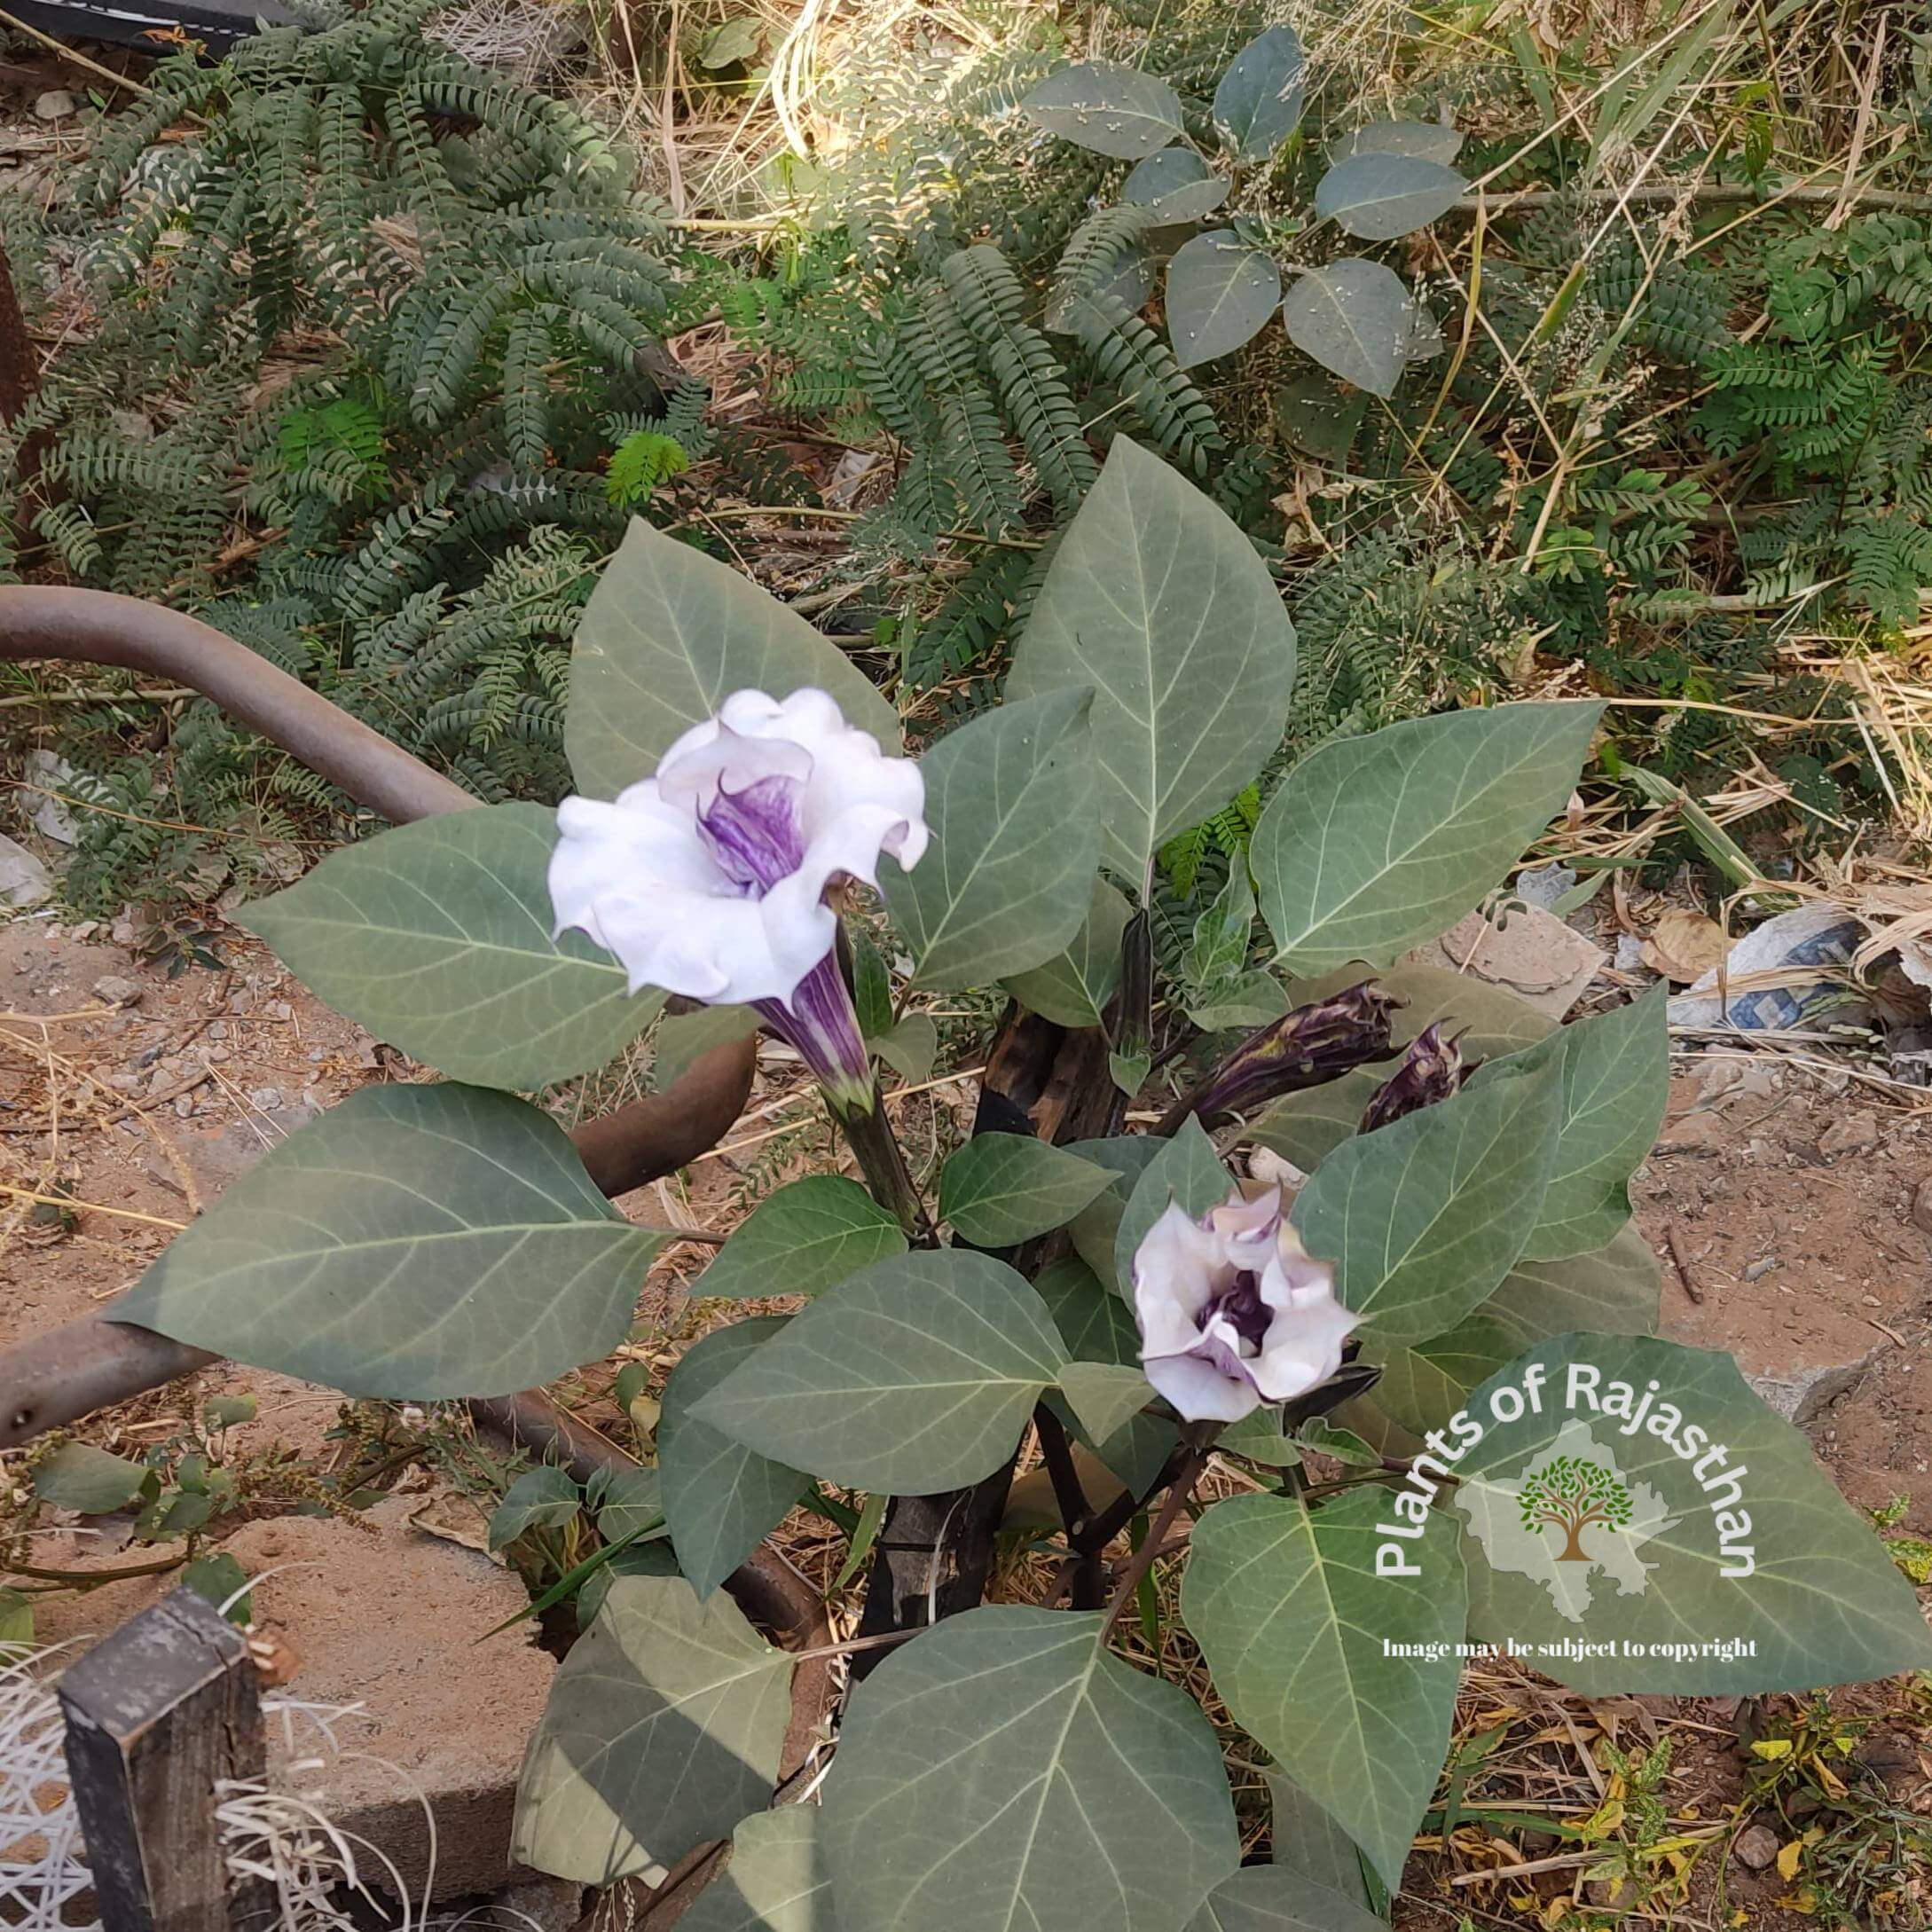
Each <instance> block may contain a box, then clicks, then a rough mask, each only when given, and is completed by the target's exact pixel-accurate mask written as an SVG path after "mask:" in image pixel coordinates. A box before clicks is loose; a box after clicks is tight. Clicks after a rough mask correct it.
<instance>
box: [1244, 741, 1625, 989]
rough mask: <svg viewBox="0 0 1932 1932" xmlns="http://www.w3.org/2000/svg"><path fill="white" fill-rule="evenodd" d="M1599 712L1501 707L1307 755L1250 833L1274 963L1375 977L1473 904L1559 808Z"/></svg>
mask: <svg viewBox="0 0 1932 1932" xmlns="http://www.w3.org/2000/svg"><path fill="white" fill-rule="evenodd" d="M1602 709H1603V707H1602V706H1601V705H1600V704H1574V703H1556V704H1499V705H1497V706H1496V708H1495V709H1493V710H1490V711H1452V712H1450V713H1449V714H1448V715H1447V716H1444V717H1438V718H1417V719H1410V720H1409V721H1408V722H1406V723H1403V724H1400V725H1389V726H1385V727H1384V728H1383V729H1382V730H1380V731H1378V732H1375V733H1372V734H1370V735H1369V736H1368V737H1365V738H1344V739H1340V740H1339V741H1336V742H1331V743H1329V744H1325V745H1323V747H1322V748H1321V749H1320V750H1317V751H1314V752H1311V753H1310V754H1309V756H1308V757H1307V758H1304V759H1302V761H1301V762H1300V764H1299V765H1298V766H1295V768H1294V769H1293V771H1292V772H1291V773H1290V774H1288V781H1287V782H1286V783H1285V784H1284V786H1283V787H1282V788H1281V789H1280V790H1279V791H1278V792H1276V794H1275V796H1274V797H1273V799H1271V800H1270V801H1269V804H1268V809H1267V810H1266V811H1265V812H1263V813H1262V814H1261V823H1260V824H1259V825H1257V826H1256V827H1255V829H1254V846H1253V863H1254V876H1255V884H1256V886H1257V889H1258V891H1259V892H1260V896H1261V916H1262V918H1263V919H1265V920H1266V921H1267V922H1268V931H1270V932H1272V933H1273V934H1274V936H1275V952H1276V958H1277V960H1279V961H1281V962H1283V963H1284V964H1285V965H1286V966H1287V967H1288V968H1289V969H1290V970H1292V971H1295V972H1301V973H1315V972H1323V971H1326V970H1328V969H1329V968H1330V967H1331V966H1341V965H1345V964H1347V962H1349V961H1350V960H1356V959H1365V960H1369V961H1371V962H1374V963H1376V964H1378V965H1386V964H1387V963H1388V962H1390V961H1391V960H1393V959H1394V957H1395V956H1396V955H1397V954H1399V953H1402V952H1403V951H1404V950H1406V949H1407V948H1408V947H1410V946H1415V945H1418V943H1419V942H1420V941H1422V940H1424V939H1433V938H1435V936H1436V935H1437V934H1438V933H1441V932H1446V931H1448V930H1449V927H1451V926H1452V925H1454V924H1455V923H1456V922H1457V920H1458V919H1460V918H1461V917H1462V916H1463V915H1464V914H1465V913H1466V912H1467V911H1469V909H1470V908H1471V907H1473V906H1475V905H1477V904H1479V903H1480V901H1481V899H1482V898H1483V895H1484V894H1485V893H1487V892H1488V891H1489V890H1490V889H1491V888H1492V887H1493V886H1494V885H1495V884H1496V882H1497V881H1498V880H1499V879H1500V878H1501V877H1502V876H1503V874H1504V870H1505V868H1508V867H1509V866H1511V865H1512V864H1513V863H1514V862H1515V860H1517V859H1518V858H1519V857H1520V855H1521V853H1522V851H1523V848H1524V847H1525V846H1526V845H1528V844H1529V842H1530V840H1531V839H1533V838H1534V837H1535V836H1536V834H1537V833H1538V832H1540V831H1541V830H1542V829H1543V827H1544V826H1546V825H1547V824H1548V823H1549V822H1550V821H1551V818H1553V817H1554V816H1555V815H1556V813H1558V812H1559V811H1560V810H1561V809H1562V806H1563V803H1564V801H1565V800H1566V799H1567V797H1569V795H1570V792H1571V789H1573V788H1574V787H1575V783H1576V776H1577V773H1578V772H1579V770H1580V769H1581V768H1582V766H1583V758H1584V754H1585V753H1586V752H1587V751H1588V750H1589V749H1590V734H1591V733H1592V732H1593V731H1594V730H1595V729H1596V725H1597V719H1598V715H1599V714H1600V713H1601V711H1602Z"/></svg>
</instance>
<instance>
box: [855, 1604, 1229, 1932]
mask: <svg viewBox="0 0 1932 1932" xmlns="http://www.w3.org/2000/svg"><path fill="white" fill-rule="evenodd" d="M1100 1627H1101V1617H1100V1614H1098V1613H1097V1612H1096V1613H1093V1614H1078V1615H1076V1614H1069V1613H1059V1612H1053V1611H1046V1610H1035V1609H1032V1608H1025V1607H1021V1606H1007V1605H1001V1606H996V1607H987V1608H983V1609H978V1610H970V1611H968V1612H967V1613H966V1614H964V1615H963V1616H956V1617H948V1618H947V1619H946V1621H945V1622H943V1623H940V1624H939V1625H938V1626H937V1627H936V1628H934V1629H933V1630H929V1631H927V1632H926V1633H925V1634H924V1635H923V1636H922V1637H916V1638H915V1639H914V1641H913V1642H911V1643H909V1644H906V1645H901V1646H900V1647H899V1649H897V1650H895V1651H894V1652H892V1653H891V1655H890V1656H889V1657H888V1658H887V1659H886V1661H884V1663H883V1664H882V1665H880V1667H879V1668H878V1669H876V1671H874V1672H873V1674H872V1675H871V1676H870V1677H868V1678H867V1679H866V1680H865V1682H864V1683H863V1684H861V1685H860V1686H859V1687H858V1689H857V1691H856V1692H854V1693H853V1695H852V1705H851V1708H850V1709H849V1710H848V1712H847V1714H846V1716H845V1723H844V1731H843V1732H842V1734H841V1737H840V1740H839V1747H838V1763H837V1765H836V1769H835V1770H834V1771H833V1774H832V1777H831V1779H830V1780H829V1783H828V1785H827V1787H826V1799H825V1844H826V1852H827V1858H828V1862H829V1865H830V1866H831V1871H832V1894H833V1897H834V1900H835V1901H836V1905H837V1910H838V1924H839V1928H840V1932H928V1928H934V1927H944V1928H945V1932H1092V1928H1094V1927H1095V1926H1096V1924H1103V1925H1105V1926H1106V1927H1107V1928H1108V1932H1174V1928H1177V1927H1179V1926H1180V1925H1182V1923H1183V1921H1184V1920H1186V1919H1187V1917H1188V1915H1189V1914H1190V1912H1193V1911H1194V1909H1195V1908H1196V1906H1197V1905H1199V1903H1200V1901H1201V1900H1202V1899H1203V1898H1204V1897H1206V1895H1207V1892H1208V1890H1209V1889H1210V1888H1211V1887H1213V1885H1214V1884H1215V1883H1216V1882H1217V1881H1219V1880H1220V1879H1221V1878H1223V1877H1225V1876H1226V1875H1227V1873H1229V1872H1231V1871H1232V1870H1233V1869H1234V1868H1235V1865H1236V1864H1237V1862H1238V1860H1239V1858H1240V1844H1239V1841H1238V1839H1237V1835H1236V1832H1235V1822H1234V1810H1233V1806H1232V1805H1231V1804H1230V1802H1229V1795H1228V1782H1227V1778H1226V1775H1225V1773H1224V1772H1223V1771H1222V1770H1221V1747H1220V1745H1219V1743H1218V1742H1217V1741H1216V1740H1215V1737H1214V1733H1213V1729H1212V1727H1211V1726H1210V1725H1209V1724H1208V1722H1207V1720H1206V1717H1205V1716H1203V1715H1202V1714H1201V1710H1200V1707H1199V1706H1198V1704H1196V1703H1195V1701H1194V1700H1193V1699H1192V1698H1190V1696H1188V1695H1187V1693H1186V1692H1183V1691H1181V1690H1178V1689H1176V1688H1175V1687H1174V1685H1170V1684H1163V1683H1161V1682H1160V1681H1159V1679H1158V1678H1156V1677H1148V1676H1146V1675H1144V1674H1143V1673H1142V1672H1141V1671H1138V1670H1135V1669H1130V1668H1129V1667H1128V1666H1127V1665H1126V1664H1124V1663H1122V1662H1121V1661H1119V1659H1118V1658H1116V1657H1114V1656H1112V1655H1111V1654H1110V1653H1108V1652H1107V1650H1106V1649H1105V1648H1104V1647H1103V1645H1101V1644H1100V1642H1099V1641H1098V1639H1099V1637H1100V1634H1101V1630H1100Z"/></svg>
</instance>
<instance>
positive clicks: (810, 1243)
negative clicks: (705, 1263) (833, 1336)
mask: <svg viewBox="0 0 1932 1932" xmlns="http://www.w3.org/2000/svg"><path fill="white" fill-rule="evenodd" d="M905 1252H906V1235H905V1230H904V1229H901V1228H900V1226H899V1222H898V1221H897V1220H895V1219H894V1218H893V1216H891V1214H889V1213H886V1211H885V1210H884V1208H883V1207H881V1206H879V1204H878V1203H877V1202H876V1201H875V1200H874V1199H873V1198H872V1197H871V1196H870V1195H869V1194H868V1193H867V1192H866V1190H864V1189H863V1188H862V1187H860V1185H859V1183H858V1182H856V1181H848V1180H847V1179H846V1178H845V1177H844V1174H807V1175H806V1176H805V1178H804V1179H803V1180H802V1181H791V1182H787V1183H786V1184H785V1186H783V1187H781V1188H780V1189H778V1190H776V1191H775V1192H774V1193H771V1194H767V1195H766V1197H765V1198H764V1199H763V1200H762V1201H760V1202H759V1203H758V1206H756V1207H754V1208H753V1209H752V1210H751V1212H750V1213H749V1214H748V1215H746V1216H745V1218H744V1219H743V1220H742V1221H740V1222H739V1223H738V1225H737V1227H735V1228H734V1229H733V1230H732V1233H731V1238H730V1239H729V1240H728V1241H726V1243H725V1245H724V1246H723V1247H721V1248H720V1249H719V1251H718V1254H717V1257H716V1259H715V1260H713V1261H712V1262H711V1266H710V1267H709V1268H706V1269H705V1270H704V1272H703V1274H702V1275H701V1276H698V1280H697V1292H698V1293H699V1294H701V1295H733V1296H736V1297H739V1298H742V1299H745V1300H758V1299H762V1298H763V1297H764V1296H766V1295H815V1294H818V1293H820V1292H822V1291H823V1290H825V1289H827V1288H832V1287H836V1285H837V1284H839V1283H840V1282H842V1281H844V1279H845V1277H846V1276H848V1275H853V1274H856V1273H857V1272H858V1271H859V1270H860V1268H868V1267H870V1266H871V1264H872V1263H873V1262H874V1261H884V1260H885V1258H886V1257H887V1256H888V1255H891V1254H903V1253H905Z"/></svg>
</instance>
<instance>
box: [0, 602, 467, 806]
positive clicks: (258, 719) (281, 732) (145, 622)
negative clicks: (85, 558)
mask: <svg viewBox="0 0 1932 1932" xmlns="http://www.w3.org/2000/svg"><path fill="white" fill-rule="evenodd" d="M0 657H57V658H62V659H65V660H66V661H67V663H69V664H119V665H120V666H121V667H122V669H123V670H127V671H146V672H149V673H150V674H152V675H153V676H155V677H160V678H166V679H169V681H170V682H173V683H176V684H186V685H192V686H193V687H194V688H195V689H196V690H197V691H199V692H200V694H201V695H202V696H204V697H208V698H213V699H214V701H215V702H216V703H217V704H219V705H220V706H221V708H222V709H223V710H224V711H226V712H227V713H228V714H229V715H230V716H231V717H232V718H237V719H240V720H241V722H242V723H243V724H245V725H248V726H252V727H253V728H254V729H255V730H256V731H259V732H260V733H261V734H263V737H267V738H272V739H273V740H274V741H275V742H276V743H277V744H279V745H280V746H281V747H282V749H283V750H286V751H292V752H294V753H295V756H296V757H297V758H300V759H301V760H302V763H303V764H304V765H306V766H308V767H309V769H310V771H312V772H319V773H320V774H321V775H322V776H323V777H324V778H326V779H327V780H328V781H329V782H330V783H331V784H332V785H339V786H340V787H341V788H342V790H344V791H346V792H347V793H348V794H349V797H351V798H353V799H355V800H356V801H357V804H359V805H367V806H368V807H369V808H370V810H371V811H373V812H380V813H381V814H382V816H383V817H384V818H386V819H389V820H392V821H395V822H396V823H397V824H399V825H400V824H403V823H404V822H405V821H408V820H411V819H427V818H428V817H430V816H432V815H433V814H434V813H438V812H462V811H466V810H467V809H468V808H469V807H471V806H473V805H481V804H482V803H483V801H482V800H481V799H480V798H477V797H474V796H473V795H472V794H471V793H469V792H467V791H465V790H464V789H463V788H462V787H461V786H460V785H459V784H458V783H457V782H456V781H455V780H454V779H452V778H445V777H444V775H443V774H442V773H441V772H438V771H435V770H433V769H431V767H430V766H427V765H425V764H424V763H423V762H422V760H421V759H420V758H414V757H412V755H411V754H410V753H409V752H407V751H405V750H404V749H403V748H402V746H401V745H399V744H392V743H391V742H389V740H388V739H387V738H385V737H384V736H383V735H382V734H381V732H379V731H376V730H374V729H373V728H372V727H371V726H367V725H365V724H364V723H363V722H362V721H361V719H356V718H351V717H350V716H349V713H348V712H347V711H343V710H342V709H341V708H340V707H339V706H337V705H334V704H331V703H329V701H328V700H327V699H326V697H324V696H323V695H322V694H321V693H320V692H319V691H311V690H310V688H309V687H308V686H307V685H305V684H304V683H302V680H301V679H299V678H292V677H290V676H289V674H288V673H287V671H281V670H279V669H278V668H277V667H276V666H275V665H273V664H270V663H269V661H268V660H267V659H266V658H265V657H258V656H256V655H255V653H254V652H253V651H251V650H250V649H249V648H248V647H247V645H246V644H240V643H237V642H236V640H234V639H233V638H232V637H229V636H227V635H226V634H225V633H224V632H220V631H217V630H216V628H215V627H214V626H213V625H212V624H203V623H202V622H201V620H200V618H199V617H188V616H187V615H185V613H184V612H182V611H179V610H169V609H165V608H164V607H163V606H161V605H160V604H150V603H145V602H144V601H142V600H141V599H140V598H138V597H117V596H115V595H114V594H113V593H110V592H108V591H90V590H67V589H63V588H59V587H56V586H53V585H41V584H14V585H4V586H0Z"/></svg>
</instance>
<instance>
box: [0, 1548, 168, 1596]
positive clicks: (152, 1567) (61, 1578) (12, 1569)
mask: <svg viewBox="0 0 1932 1932" xmlns="http://www.w3.org/2000/svg"><path fill="white" fill-rule="evenodd" d="M187 1560H188V1559H187V1556H186V1554H185V1553H184V1554H182V1555H180V1556H171V1557H157V1558H156V1559H155V1560H154V1561H153V1562H152V1563H130V1565H128V1567H126V1568H125V1569H119V1570H43V1569H39V1568H36V1567H35V1566H34V1565H33V1564H31V1563H7V1564H4V1565H0V1571H4V1574H5V1575H8V1576H30V1577H32V1578H33V1579H34V1581H35V1583H72V1584H74V1585H75V1587H76V1588H78V1589H82V1590H92V1589H94V1588H96V1587H97V1586H98V1585H99V1584H102V1583H122V1582H125V1581H126V1579H127V1578H129V1577H130V1576H165V1575H167V1574H168V1572H169V1570H178V1569H179V1568H180V1567H181V1566H182V1565H183V1564H184V1563H185V1562H186V1561H187Z"/></svg>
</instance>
